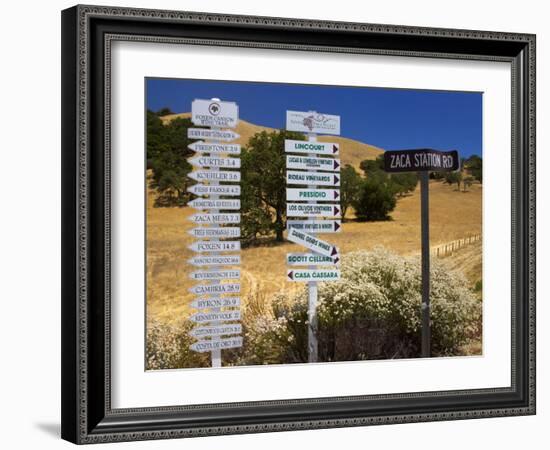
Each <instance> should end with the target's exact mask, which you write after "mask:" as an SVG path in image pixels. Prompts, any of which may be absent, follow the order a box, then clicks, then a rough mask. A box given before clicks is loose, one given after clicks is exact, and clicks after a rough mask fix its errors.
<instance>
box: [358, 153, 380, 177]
mask: <svg viewBox="0 0 550 450" xmlns="http://www.w3.org/2000/svg"><path fill="white" fill-rule="evenodd" d="M359 168H360V169H361V170H362V171H363V173H364V175H365V176H367V177H368V176H369V174H370V175H372V174H373V173H378V172H381V173H383V174H385V172H384V155H378V156H377V157H376V159H364V160H363V161H361V162H360V163H359Z"/></svg>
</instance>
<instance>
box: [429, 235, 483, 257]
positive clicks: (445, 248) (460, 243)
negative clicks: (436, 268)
mask: <svg viewBox="0 0 550 450" xmlns="http://www.w3.org/2000/svg"><path fill="white" fill-rule="evenodd" d="M480 240H481V234H474V235H471V236H468V237H465V238H462V239H457V240H456V241H451V242H446V243H444V244H441V245H437V246H435V247H432V248H431V250H430V253H431V255H432V256H435V257H437V258H443V257H445V256H448V255H452V254H453V253H454V252H456V251H457V250H460V249H461V248H463V247H466V246H467V245H470V244H473V243H475V242H479V241H480Z"/></svg>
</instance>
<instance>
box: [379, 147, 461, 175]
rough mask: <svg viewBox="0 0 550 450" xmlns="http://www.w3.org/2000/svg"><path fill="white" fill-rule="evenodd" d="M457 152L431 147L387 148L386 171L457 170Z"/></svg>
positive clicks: (458, 164)
mask: <svg viewBox="0 0 550 450" xmlns="http://www.w3.org/2000/svg"><path fill="white" fill-rule="evenodd" d="M459 167H460V161H459V159H458V152H457V151H456V150H452V151H450V152H443V151H439V150H432V149H415V150H388V151H386V152H385V153H384V170H385V171H386V172H421V171H426V170H428V171H432V170H433V171H437V172H452V171H455V170H458V168H459Z"/></svg>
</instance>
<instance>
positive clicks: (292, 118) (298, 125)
mask: <svg viewBox="0 0 550 450" xmlns="http://www.w3.org/2000/svg"><path fill="white" fill-rule="evenodd" d="M286 129H287V130H289V131H300V132H302V133H319V134H340V116H334V115H331V114H321V113H318V112H305V111H287V112H286Z"/></svg>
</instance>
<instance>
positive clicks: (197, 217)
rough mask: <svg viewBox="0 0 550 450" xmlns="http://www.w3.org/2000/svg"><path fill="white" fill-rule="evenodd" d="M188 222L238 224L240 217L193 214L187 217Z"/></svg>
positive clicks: (238, 215)
mask: <svg viewBox="0 0 550 450" xmlns="http://www.w3.org/2000/svg"><path fill="white" fill-rule="evenodd" d="M189 220H191V221H192V222H195V223H207V224H211V223H240V222H241V215H240V214H239V213H234V214H224V213H219V214H193V215H192V216H189Z"/></svg>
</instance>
